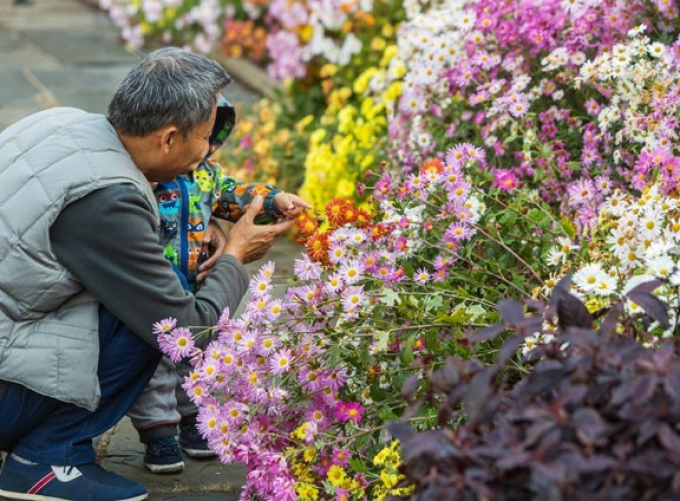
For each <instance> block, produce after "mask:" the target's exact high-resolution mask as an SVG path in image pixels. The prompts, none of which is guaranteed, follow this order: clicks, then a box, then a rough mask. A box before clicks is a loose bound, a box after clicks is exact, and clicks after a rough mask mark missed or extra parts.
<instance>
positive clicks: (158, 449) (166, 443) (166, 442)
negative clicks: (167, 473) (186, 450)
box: [149, 437, 181, 455]
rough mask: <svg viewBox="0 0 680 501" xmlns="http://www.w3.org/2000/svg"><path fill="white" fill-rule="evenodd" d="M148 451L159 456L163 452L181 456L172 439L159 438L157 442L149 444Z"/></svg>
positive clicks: (177, 446)
mask: <svg viewBox="0 0 680 501" xmlns="http://www.w3.org/2000/svg"><path fill="white" fill-rule="evenodd" d="M149 449H150V452H151V453H152V454H155V455H159V454H161V453H162V452H164V451H168V452H172V453H173V454H181V451H180V448H179V445H178V444H177V441H176V440H175V439H174V438H173V437H168V438H161V439H160V440H158V441H157V442H153V443H152V444H149Z"/></svg>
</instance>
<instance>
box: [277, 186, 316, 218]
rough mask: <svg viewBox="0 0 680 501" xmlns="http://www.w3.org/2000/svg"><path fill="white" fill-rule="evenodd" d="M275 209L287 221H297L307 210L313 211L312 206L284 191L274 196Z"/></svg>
mask: <svg viewBox="0 0 680 501" xmlns="http://www.w3.org/2000/svg"><path fill="white" fill-rule="evenodd" d="M274 207H275V208H276V209H277V210H278V211H279V212H281V213H282V214H283V215H284V216H285V217H286V219H295V218H296V217H298V216H299V215H300V214H302V211H304V210H305V209H311V208H312V206H311V205H309V204H308V203H307V202H305V201H304V200H303V199H301V198H300V197H298V196H297V195H293V194H292V193H286V192H285V191H282V192H280V193H277V194H276V196H274Z"/></svg>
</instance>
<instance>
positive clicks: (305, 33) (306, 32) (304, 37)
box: [298, 24, 314, 45]
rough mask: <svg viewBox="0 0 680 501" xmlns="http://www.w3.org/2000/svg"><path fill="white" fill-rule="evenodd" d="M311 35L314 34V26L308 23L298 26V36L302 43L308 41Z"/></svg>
mask: <svg viewBox="0 0 680 501" xmlns="http://www.w3.org/2000/svg"><path fill="white" fill-rule="evenodd" d="M312 36H314V28H312V27H311V26H310V25H309V24H305V25H304V26H300V27H299V28H298V37H299V38H300V42H302V45H304V44H306V43H307V42H309V41H310V40H311V39H312Z"/></svg>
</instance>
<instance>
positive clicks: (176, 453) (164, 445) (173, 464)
mask: <svg viewBox="0 0 680 501" xmlns="http://www.w3.org/2000/svg"><path fill="white" fill-rule="evenodd" d="M144 466H146V467H147V468H148V469H149V471H151V472H152V473H177V472H178V471H182V470H183V469H184V457H183V456H182V450H181V449H180V448H179V444H178V443H177V439H176V438H175V437H166V438H161V439H160V440H158V441H156V442H150V443H148V444H146V453H145V454H144Z"/></svg>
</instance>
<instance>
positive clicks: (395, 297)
mask: <svg viewBox="0 0 680 501" xmlns="http://www.w3.org/2000/svg"><path fill="white" fill-rule="evenodd" d="M380 302H381V303H383V304H385V305H387V306H394V305H395V304H401V299H400V298H399V294H397V293H396V292H394V291H393V290H392V289H385V290H383V292H382V294H381V295H380Z"/></svg>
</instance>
